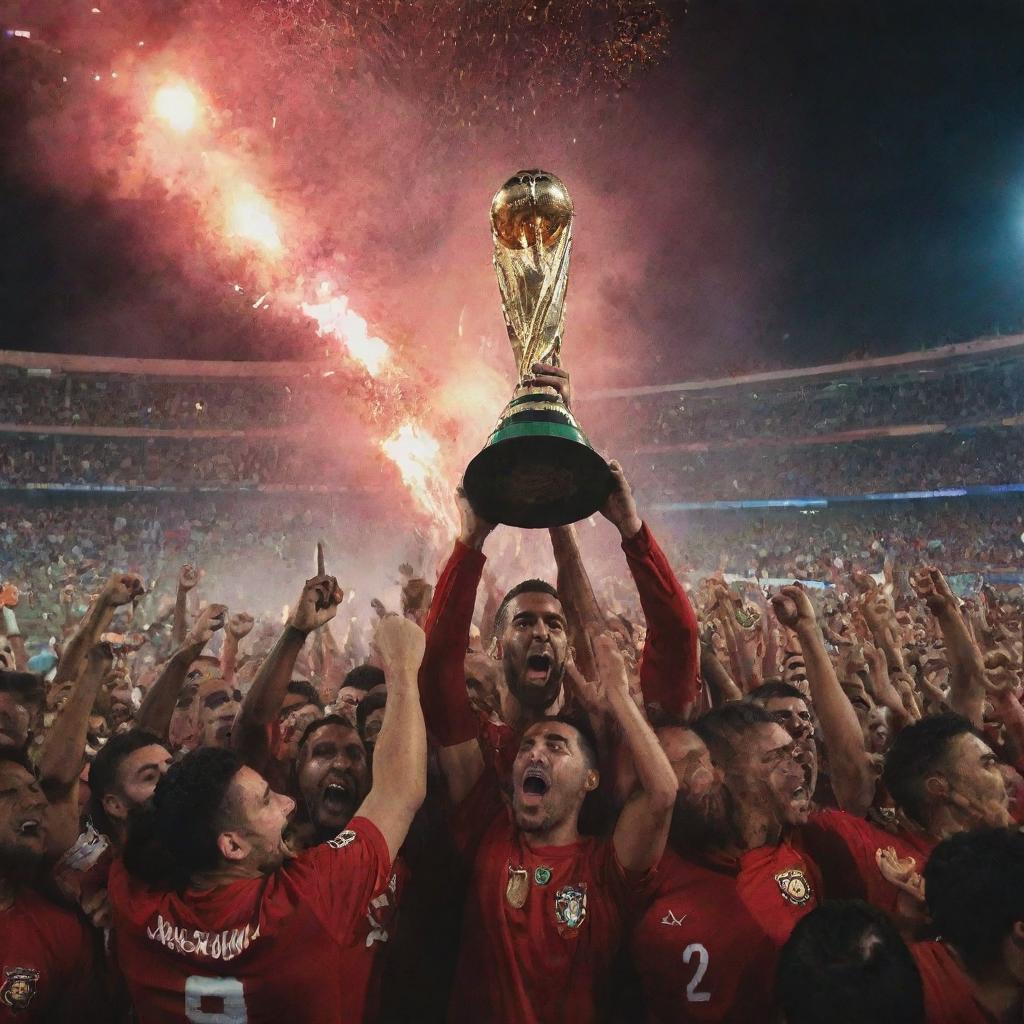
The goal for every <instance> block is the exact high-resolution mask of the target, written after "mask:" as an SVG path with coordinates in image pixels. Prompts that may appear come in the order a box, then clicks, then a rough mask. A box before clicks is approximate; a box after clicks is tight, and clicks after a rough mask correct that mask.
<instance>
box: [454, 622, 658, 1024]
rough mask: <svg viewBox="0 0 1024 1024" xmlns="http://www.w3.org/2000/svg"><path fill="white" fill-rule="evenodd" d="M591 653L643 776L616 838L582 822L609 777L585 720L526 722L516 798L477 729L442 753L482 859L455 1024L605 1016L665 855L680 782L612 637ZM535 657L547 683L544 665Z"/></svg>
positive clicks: (470, 845) (460, 836)
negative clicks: (508, 795)
mask: <svg viewBox="0 0 1024 1024" xmlns="http://www.w3.org/2000/svg"><path fill="white" fill-rule="evenodd" d="M594 650H595V655H596V659H597V664H598V674H599V690H600V693H601V698H600V699H601V701H602V704H603V711H604V712H605V713H606V714H607V715H608V716H609V717H610V719H611V720H612V722H613V723H614V724H615V726H616V727H617V728H618V729H619V730H620V731H621V734H622V736H623V744H624V748H625V752H626V753H628V755H629V756H631V757H632V760H633V763H634V764H635V766H636V771H637V777H638V786H637V789H636V791H635V792H634V793H633V795H632V797H631V798H630V799H629V800H628V801H627V803H626V805H625V807H624V808H623V810H622V811H621V813H620V815H619V818H618V821H617V823H616V826H615V829H614V832H613V834H612V838H611V839H610V840H604V841H601V840H598V839H596V838H593V837H589V836H583V835H581V834H580V830H579V822H580V812H581V810H582V808H583V804H584V801H585V800H586V799H587V796H588V795H589V794H591V793H593V792H594V791H595V790H596V789H597V786H598V783H599V781H600V774H599V770H598V763H597V755H596V750H595V742H594V739H593V736H592V735H591V733H590V730H589V727H588V726H587V724H586V723H585V722H584V721H582V720H574V719H572V718H571V717H568V716H566V715H554V716H547V717H543V718H540V719H538V720H537V721H535V722H534V723H533V724H532V725H530V726H529V727H528V728H527V729H526V731H525V732H524V734H523V737H522V740H521V742H520V745H519V750H518V753H517V755H516V759H515V763H514V765H513V768H512V806H511V808H509V807H507V805H506V804H505V803H504V801H503V799H502V796H501V792H500V788H499V785H498V780H497V778H496V776H495V774H494V773H493V772H492V771H490V770H488V769H487V768H486V766H485V763H484V758H483V754H482V753H481V750H480V745H479V743H478V742H477V740H476V739H475V738H474V739H472V740H469V741H466V742H464V743H461V744H458V745H455V746H449V747H442V748H441V749H440V751H439V760H440V764H441V769H442V771H443V773H444V776H445V781H446V783H447V786H448V791H449V796H450V798H451V801H452V803H453V805H454V806H455V811H454V816H453V830H454V834H455V841H456V846H457V847H458V849H459V851H460V853H461V855H462V856H463V857H464V858H465V859H466V860H467V861H468V862H469V863H471V864H472V877H471V880H470V887H469V896H468V900H467V906H466V911H465V916H464V922H463V931H462V945H461V949H460V957H459V965H458V969H457V974H456V981H455V985H454V988H453V998H452V1004H451V1007H450V1011H449V1016H448V1019H449V1020H450V1021H452V1022H455V1024H461V1022H464V1021H465V1022H469V1021H473V1022H476V1021H522V1022H527V1024H530V1022H536V1024H540V1022H547V1021H551V1022H555V1021H558V1022H560V1024H561V1022H580V1024H582V1022H584V1021H587V1022H590V1021H599V1020H602V1019H605V1017H606V1016H607V1014H608V1011H609V1005H610V1004H609V995H610V975H611V968H612V964H613V961H614V957H615V954H616V950H617V948H618V946H619V943H620V939H621V935H622V929H623V923H624V919H625V918H626V917H627V916H628V914H629V913H630V912H631V910H633V909H634V908H635V907H636V905H637V901H638V899H639V898H640V897H641V895H642V892H643V890H644V888H645V886H646V883H647V879H648V873H649V872H650V870H651V869H652V868H653V867H654V866H655V865H656V864H657V862H658V860H659V859H660V858H661V855H662V853H663V852H664V849H665V842H666V837H667V833H668V826H669V820H670V818H671V813H672V806H673V802H674V800H675V793H676V780H675V775H674V774H673V772H672V767H671V765H670V764H669V763H668V759H667V758H666V757H665V754H664V753H663V751H662V750H661V748H660V746H659V745H658V741H657V738H656V737H655V735H654V733H653V732H652V731H651V728H650V726H649V725H648V724H647V721H646V719H645V718H644V716H643V714H642V713H641V712H640V710H639V709H638V708H637V706H636V704H635V703H634V702H633V700H632V698H631V697H630V694H629V686H628V681H627V677H626V668H625V664H624V662H623V659H622V655H621V654H620V653H619V651H618V648H617V647H616V644H615V641H614V639H613V638H612V637H611V636H610V635H609V634H607V633H604V634H601V635H600V636H598V637H597V638H596V639H595V641H594ZM524 664H526V665H527V667H528V669H529V670H530V671H532V672H536V679H535V683H536V685H538V686H543V685H544V683H545V679H544V678H542V676H543V673H544V669H543V667H542V666H541V665H540V663H539V662H537V663H536V668H533V667H532V666H530V664H529V662H528V660H524ZM464 700H467V703H468V699H467V698H465V697H464Z"/></svg>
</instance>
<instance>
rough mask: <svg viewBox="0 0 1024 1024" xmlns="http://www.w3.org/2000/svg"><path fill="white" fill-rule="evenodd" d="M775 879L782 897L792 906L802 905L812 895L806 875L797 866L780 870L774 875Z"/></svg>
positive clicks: (809, 899) (808, 900)
mask: <svg viewBox="0 0 1024 1024" xmlns="http://www.w3.org/2000/svg"><path fill="white" fill-rule="evenodd" d="M775 881H776V882H777V883H778V885H779V891H780V892H781V893H782V898H783V899H784V900H785V901H786V902H787V903H792V904H793V906H794V907H802V906H804V904H806V903H810V902H811V897H812V896H813V895H814V893H813V891H812V890H811V883H810V882H808V881H807V876H806V875H805V874H804V873H803V872H802V871H801V870H800V869H799V868H790V869H789V871H780V872H779V873H778V874H777V875H776V876H775Z"/></svg>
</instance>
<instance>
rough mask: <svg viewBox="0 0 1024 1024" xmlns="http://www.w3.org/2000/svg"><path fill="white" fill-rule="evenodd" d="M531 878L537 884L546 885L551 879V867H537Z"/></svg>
mask: <svg viewBox="0 0 1024 1024" xmlns="http://www.w3.org/2000/svg"><path fill="white" fill-rule="evenodd" d="M533 880H534V881H535V882H536V883H537V884H538V885H547V884H548V882H550V881H551V868H543V867H541V868H537V870H536V871H534V873H533Z"/></svg>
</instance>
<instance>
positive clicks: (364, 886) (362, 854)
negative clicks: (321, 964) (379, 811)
mask: <svg viewBox="0 0 1024 1024" xmlns="http://www.w3.org/2000/svg"><path fill="white" fill-rule="evenodd" d="M296 862H302V863H301V866H299V865H298V863H296V866H297V867H299V870H300V872H301V874H299V877H300V878H301V877H302V874H304V873H305V872H309V875H308V879H309V884H310V885H311V887H312V891H311V892H310V896H311V897H312V898H313V899H314V901H315V903H314V906H315V908H316V911H317V916H318V917H319V918H320V920H321V921H322V922H323V924H324V926H325V927H326V928H327V929H328V931H330V932H331V934H332V935H335V936H337V937H338V938H339V939H340V940H341V941H342V942H345V943H347V942H348V941H349V940H350V938H351V935H352V932H353V928H354V927H355V925H356V924H358V923H360V922H363V921H365V920H366V913H367V907H369V905H370V902H371V901H372V900H373V899H375V898H376V897H377V896H379V895H380V894H381V893H382V892H384V891H385V890H386V889H387V886H388V882H389V881H390V878H391V857H390V856H389V854H388V845H387V843H386V842H385V841H384V837H383V836H382V835H381V834H380V830H379V829H378V828H377V826H376V825H374V823H373V822H372V821H370V819H369V818H360V817H355V818H353V819H352V820H351V821H350V822H349V823H348V828H346V829H345V830H344V831H343V832H339V833H338V835H336V836H335V837H334V838H333V839H329V840H328V841H327V842H326V843H322V844H321V845H320V846H316V847H314V848H313V849H312V850H308V851H307V852H306V853H304V854H301V855H300V856H299V857H297V858H296Z"/></svg>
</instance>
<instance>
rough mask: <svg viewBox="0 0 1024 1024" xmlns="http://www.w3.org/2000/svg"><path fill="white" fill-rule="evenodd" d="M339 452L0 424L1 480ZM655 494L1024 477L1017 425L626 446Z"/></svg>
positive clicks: (921, 485) (286, 467) (141, 479)
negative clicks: (679, 448) (865, 436)
mask: <svg viewBox="0 0 1024 1024" xmlns="http://www.w3.org/2000/svg"><path fill="white" fill-rule="evenodd" d="M348 454H349V453H348V452H347V451H346V450H344V449H341V448H338V447H336V446H327V445H318V444H315V443H314V442H308V441H307V442H304V443H303V444H298V445H297V444H295V443H293V442H284V441H281V440H279V439H275V438H267V439H261V440H249V441H247V440H243V439H234V438H232V439H229V440H219V439H204V438H181V439H174V438H107V437H81V436H73V435H64V436H44V437H41V436H39V435H18V434H0V480H3V481H4V483H5V484H6V485H7V486H9V487H27V486H38V485H54V484H61V485H68V484H71V485H77V486H83V487H88V486H92V487H127V488H132V487H178V488H189V487H217V488H224V489H245V488H252V487H261V486H268V485H269V486H285V487H299V488H302V487H307V488H308V487H315V486H318V485H322V484H323V483H324V482H325V481H328V482H330V481H332V480H334V481H341V480H345V479H348V477H349V476H350V472H349V470H350V468H351V467H350V463H349V460H348ZM631 461H632V462H634V463H636V464H637V466H638V468H639V471H638V473H637V485H638V487H639V488H640V489H641V491H642V493H643V494H644V496H645V497H646V498H648V499H649V500H650V501H652V502H678V501H715V500H737V499H749V498H754V499H763V498H786V497H819V496H820V497H833V496H840V495H856V494H865V493H877V492H893V491H920V490H936V489H943V488H949V487H962V486H973V485H1004V484H1015V483H1021V482H1024V444H1021V431H1020V430H1019V429H1015V428H1002V429H999V430H984V431H977V432H975V433H972V434H970V435H965V436H951V435H948V434H932V435H926V436H921V437H913V438H882V439H876V440H871V441H856V442H847V443H843V444H831V445H825V444H814V445H802V446H787V447H779V446H771V445H747V446H742V445H736V446H730V447H727V448H725V447H723V448H713V449H710V450H708V451H704V452H666V453H661V454H653V455H652V454H647V455H642V456H640V455H638V456H635V457H634V458H633V459H632V460H631Z"/></svg>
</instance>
